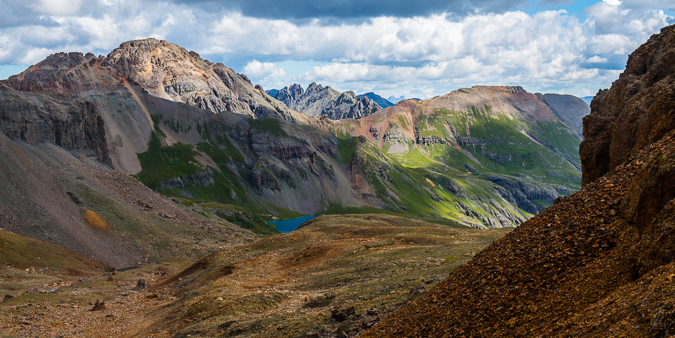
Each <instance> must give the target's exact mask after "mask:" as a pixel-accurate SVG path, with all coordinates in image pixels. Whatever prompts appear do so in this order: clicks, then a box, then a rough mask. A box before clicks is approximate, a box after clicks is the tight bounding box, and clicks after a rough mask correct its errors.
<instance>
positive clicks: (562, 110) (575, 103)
mask: <svg viewBox="0 0 675 338" xmlns="http://www.w3.org/2000/svg"><path fill="white" fill-rule="evenodd" d="M536 95H537V97H539V99H540V100H542V101H544V102H546V104H547V105H548V106H549V107H550V108H551V110H553V113H554V114H555V116H556V117H557V118H558V120H560V121H561V122H563V123H565V124H566V125H568V126H570V127H571V128H572V130H574V131H575V135H574V136H576V137H577V138H578V139H579V140H580V141H581V140H582V139H583V134H584V126H583V123H582V118H583V117H584V116H586V115H588V114H589V113H590V112H591V107H590V106H589V105H588V104H587V103H586V102H584V101H583V100H582V99H580V98H578V97H576V96H572V95H559V94H536Z"/></svg>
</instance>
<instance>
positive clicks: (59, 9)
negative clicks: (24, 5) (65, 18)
mask: <svg viewBox="0 0 675 338" xmlns="http://www.w3.org/2000/svg"><path fill="white" fill-rule="evenodd" d="M81 5H82V0H39V1H37V3H35V4H33V5H32V6H31V7H32V8H33V9H35V10H36V11H37V12H40V13H42V14H47V15H72V14H75V13H77V12H78V11H79V10H80V6H81Z"/></svg>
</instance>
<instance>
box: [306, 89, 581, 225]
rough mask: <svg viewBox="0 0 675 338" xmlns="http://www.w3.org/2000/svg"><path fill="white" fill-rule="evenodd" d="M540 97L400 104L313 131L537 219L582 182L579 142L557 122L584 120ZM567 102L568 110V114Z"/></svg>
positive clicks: (500, 94)
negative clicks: (373, 150)
mask: <svg viewBox="0 0 675 338" xmlns="http://www.w3.org/2000/svg"><path fill="white" fill-rule="evenodd" d="M544 97H549V96H545V95H533V94H529V93H527V92H525V91H524V90H523V89H522V88H520V87H474V88H468V89H460V90H457V91H454V92H452V93H449V94H447V95H443V96H439V97H436V98H433V99H430V100H426V101H413V100H407V101H403V102H400V103H399V104H397V105H396V106H393V107H390V108H387V109H383V110H382V111H379V112H377V113H375V114H372V115H369V116H367V117H365V118H362V119H360V120H341V121H326V120H320V121H316V122H315V124H316V125H317V126H318V127H320V128H322V129H324V130H329V131H332V132H334V133H335V134H336V135H338V136H342V137H345V136H360V137H364V138H366V139H368V140H369V141H371V142H372V143H374V144H376V145H377V146H378V147H379V149H380V150H381V151H382V152H384V153H386V154H387V155H388V156H390V157H391V158H393V159H395V160H396V161H398V162H399V163H400V164H402V165H403V166H406V167H412V168H425V170H429V169H431V170H432V171H433V172H435V173H436V174H437V177H438V179H440V177H443V176H446V177H449V178H450V181H451V182H452V180H455V181H458V180H460V181H459V182H461V181H465V182H467V179H468V178H469V177H471V179H472V180H473V181H476V180H477V179H478V180H480V181H482V182H487V183H488V186H487V187H488V188H489V189H492V190H493V191H495V192H496V193H498V194H499V195H501V196H503V197H504V198H506V199H507V200H509V201H511V202H512V203H513V204H515V205H517V206H518V207H519V208H521V209H523V210H525V211H527V212H531V213H536V212H537V211H539V210H542V209H543V208H544V207H545V206H547V205H550V204H552V203H553V200H554V199H555V198H556V197H557V196H558V195H560V194H563V195H566V194H570V193H571V192H573V191H575V190H576V189H577V188H576V187H577V186H578V185H577V184H578V183H577V182H578V179H579V174H580V173H579V157H578V154H577V150H576V149H577V147H578V144H579V139H580V136H578V135H577V133H576V132H575V131H574V130H573V129H572V128H571V127H570V126H568V125H566V124H565V123H563V122H561V120H560V119H559V118H558V116H559V115H563V114H564V115H565V116H566V120H574V118H573V117H574V116H576V118H577V119H578V120H580V119H581V116H582V115H583V114H584V112H583V110H580V109H577V108H578V107H577V106H576V105H575V104H576V103H578V102H580V101H579V100H578V99H575V98H568V97H561V98H559V99H558V100H555V102H556V104H554V107H555V109H556V110H554V109H553V107H551V106H549V104H547V102H546V101H544V100H543V98H544ZM549 101H554V100H549ZM567 102H573V104H572V105H570V107H569V109H565V107H566V103H567ZM582 104H583V102H582ZM471 174H472V175H471ZM467 175H471V176H467ZM431 179H432V181H434V182H436V181H435V179H434V178H431ZM445 180H446V181H447V179H445ZM438 184H440V185H443V186H446V187H450V188H448V189H450V190H452V189H453V188H452V186H453V184H450V185H447V184H444V183H442V182H438ZM466 184H467V183H459V185H460V186H466ZM468 185H469V186H472V185H473V184H471V183H469V184H468Z"/></svg>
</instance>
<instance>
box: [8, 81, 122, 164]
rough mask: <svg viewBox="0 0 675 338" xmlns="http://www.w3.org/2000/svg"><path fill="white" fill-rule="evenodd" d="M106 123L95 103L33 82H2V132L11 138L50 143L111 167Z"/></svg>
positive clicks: (31, 142)
mask: <svg viewBox="0 0 675 338" xmlns="http://www.w3.org/2000/svg"><path fill="white" fill-rule="evenodd" d="M17 89H18V90H17ZM21 89H28V90H21ZM30 89H33V90H32V91H30ZM103 124H104V123H103V119H102V118H101V115H100V114H99V112H98V108H97V107H96V106H95V105H94V104H92V103H91V102H88V101H86V100H83V99H80V98H77V99H69V98H64V97H60V96H57V95H52V94H50V93H47V92H42V91H40V90H39V89H36V88H32V87H31V84H30V83H29V82H24V81H18V80H11V81H0V129H1V130H2V131H3V132H4V133H5V135H7V136H8V137H9V138H11V139H16V140H23V141H25V142H28V143H30V144H35V143H43V142H50V143H53V144H56V145H58V146H60V147H62V148H64V149H66V150H73V151H78V152H82V153H85V154H89V155H92V156H95V157H96V158H97V159H98V160H99V161H101V162H102V163H105V164H108V165H110V164H111V160H110V157H109V149H108V145H107V142H106V134H105V128H104V125H103Z"/></svg>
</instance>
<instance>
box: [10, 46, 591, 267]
mask: <svg viewBox="0 0 675 338" xmlns="http://www.w3.org/2000/svg"><path fill="white" fill-rule="evenodd" d="M0 88H1V89H0V96H2V100H1V101H0V102H1V103H0V105H1V106H0V113H1V114H2V116H1V119H0V129H2V130H3V132H4V135H3V137H4V138H5V141H4V146H3V147H4V148H3V149H4V152H5V154H6V158H7V161H6V163H7V164H5V165H6V166H8V167H9V168H11V169H9V170H7V171H5V175H6V178H5V179H4V180H3V182H6V184H12V187H11V188H8V189H9V190H8V191H14V192H13V193H6V194H4V195H3V197H2V198H1V199H0V205H2V208H3V209H4V210H7V212H5V213H3V215H11V216H9V217H11V218H12V219H15V221H14V223H13V224H14V225H12V226H9V227H8V228H9V230H11V231H14V232H17V233H20V234H24V235H28V236H34V237H37V238H39V239H42V240H45V241H48V242H52V243H55V244H59V245H62V246H65V247H67V248H69V249H73V250H75V251H78V252H81V253H86V254H89V255H91V256H94V257H106V258H105V259H106V260H108V262H109V263H114V264H122V262H124V263H123V264H128V263H130V262H131V261H133V260H137V258H138V257H148V256H151V255H155V254H158V252H157V250H154V249H152V250H146V249H137V250H136V249H135V250H129V251H128V252H135V253H134V254H130V255H126V256H124V257H117V258H116V255H115V254H113V252H112V251H113V248H116V247H120V246H122V247H124V246H129V245H133V244H131V243H128V242H126V239H125V238H126V237H124V236H128V235H129V233H125V232H124V231H121V230H119V231H118V229H122V228H125V227H129V226H131V224H133V223H134V222H133V221H130V218H129V217H130V215H131V214H134V215H135V214H136V212H137V211H140V212H141V214H146V213H147V211H148V210H153V211H152V213H154V214H155V215H159V217H160V218H159V219H153V220H152V222H151V223H152V224H162V223H163V222H165V220H169V221H170V220H172V219H174V220H177V219H178V218H180V217H178V215H183V216H181V217H182V219H184V220H188V219H189V220H190V221H189V222H190V223H191V224H200V223H201V222H203V221H202V220H200V219H199V218H200V215H194V211H197V212H202V213H204V212H205V213H207V214H208V215H211V216H213V217H215V216H216V215H217V216H218V217H216V218H209V219H208V221H206V222H207V223H208V224H213V225H209V226H213V227H217V228H222V227H225V228H227V229H230V230H223V231H232V230H231V227H232V225H231V224H230V223H228V222H233V223H235V224H237V225H239V226H243V227H245V228H247V229H249V230H252V231H254V232H257V233H268V234H269V233H275V231H274V230H273V229H272V227H271V226H270V225H268V224H267V221H269V220H271V219H273V218H289V217H296V216H300V215H302V214H317V213H321V214H323V213H329V214H330V213H347V212H349V213H363V212H372V211H380V212H388V213H394V214H397V215H404V216H407V217H418V218H419V217H423V218H425V219H427V220H433V221H437V222H442V223H446V224H462V225H465V226H471V227H479V228H485V227H505V226H515V225H517V224H519V223H520V222H522V221H524V220H526V219H527V218H528V217H530V215H531V214H535V213H537V212H539V211H540V210H542V209H543V208H545V207H546V206H547V205H550V204H552V203H553V201H554V199H555V198H557V197H558V196H560V195H568V194H571V193H572V192H573V191H575V190H576V189H578V187H579V183H578V182H579V179H580V171H579V168H580V163H579V158H578V155H577V153H576V148H577V146H578V144H579V142H580V140H581V136H580V133H579V131H578V130H576V129H575V128H576V127H577V126H575V125H574V122H573V121H575V120H576V121H577V124H578V120H579V119H580V118H581V116H583V115H585V114H586V113H587V107H585V106H583V104H579V102H578V101H579V100H578V99H576V98H573V97H568V96H555V95H533V94H529V93H526V92H525V91H524V90H523V89H522V88H519V87H475V88H471V89H461V90H458V91H455V92H453V93H450V94H448V95H444V96H440V97H437V98H434V99H431V100H427V101H415V100H407V101H403V102H400V103H399V104H398V105H396V106H393V107H389V108H387V109H380V108H379V106H377V104H375V103H374V102H372V101H371V100H369V99H367V98H360V99H355V96H354V95H353V92H346V93H342V94H340V93H337V92H336V91H334V90H332V89H331V88H330V87H322V86H320V85H317V84H312V85H310V87H309V88H308V89H307V91H303V90H302V88H301V87H300V86H299V85H294V86H290V87H286V88H284V89H283V90H281V91H280V92H279V93H278V95H277V97H281V98H282V99H283V100H285V102H286V104H284V103H282V102H280V101H277V100H275V99H274V98H272V97H270V96H269V95H268V94H267V93H265V92H264V90H263V89H262V88H261V87H259V86H254V85H252V84H251V83H250V81H249V80H248V79H247V78H246V76H245V75H241V74H236V73H235V72H234V71H232V70H231V69H229V68H227V67H225V66H224V65H222V64H218V63H216V64H213V63H210V62H208V61H206V60H203V59H201V58H200V57H199V55H197V54H196V53H194V52H189V51H187V50H185V49H183V48H180V47H178V46H176V45H174V44H171V43H168V42H166V41H157V40H154V39H146V40H137V41H130V42H126V43H123V44H122V45H120V47H119V48H117V49H115V50H113V51H112V52H111V53H110V54H109V55H108V56H105V57H95V56H94V55H92V54H87V55H82V54H79V53H68V54H66V53H58V54H54V55H52V56H50V57H48V58H47V59H45V60H44V61H42V62H40V63H38V64H36V65H34V66H31V67H30V68H29V69H27V70H26V71H25V72H23V73H21V74H19V75H16V76H13V77H11V78H10V79H9V80H7V81H2V82H1V83H0ZM336 103H337V105H336ZM287 105H289V106H291V107H295V108H296V109H297V108H298V107H304V108H302V109H300V110H301V111H300V112H297V111H295V110H294V109H291V108H289V107H288V106H287ZM568 106H569V107H570V108H569V109H567V108H566V107H568ZM341 107H348V108H349V107H351V108H349V109H347V108H345V110H340V109H342V108H341ZM354 107H361V108H363V107H370V108H368V109H370V110H369V113H368V114H366V115H365V117H362V118H361V119H351V118H347V119H345V117H348V116H346V115H344V114H346V113H345V112H347V111H349V112H350V113H349V114H351V113H353V112H355V111H356V110H354ZM303 109H304V110H303ZM359 109H360V108H359ZM303 111H304V113H305V114H303V113H302V112H303ZM359 111H360V110H359ZM308 112H310V113H309V115H313V116H308V115H306V114H307V113H308ZM359 114H360V113H359ZM357 115H358V114H357ZM317 116H320V117H318V118H317ZM359 116H360V115H359ZM325 117H328V118H325ZM337 118H340V119H337ZM569 121H572V122H569ZM565 122H567V123H569V125H567V124H565ZM17 152H21V153H24V154H33V155H31V156H32V157H30V156H29V155H26V156H29V157H28V158H33V159H34V160H32V161H33V162H30V166H31V167H32V168H47V167H49V168H55V169H59V170H55V169H52V170H50V171H47V172H42V173H40V172H38V171H36V174H37V176H36V175H22V176H21V177H19V176H17V175H19V173H25V171H26V166H27V165H28V164H27V163H28V162H26V161H24V160H21V159H22V158H23V157H20V156H15V155H12V154H16V153H17ZM57 154H58V157H57ZM69 154H70V155H69ZM56 158H61V159H60V160H59V161H55V159H56ZM22 161H23V162H22ZM80 168H89V169H86V170H88V171H90V172H91V171H93V172H97V171H98V172H105V173H106V174H99V176H92V175H93V174H87V175H84V174H82V173H81V172H82V170H84V169H80ZM52 172H60V173H61V174H58V175H55V174H51V173H52ZM101 175H103V176H101ZM120 175H121V176H120ZM129 175H132V176H129ZM79 177H83V179H79ZM89 177H91V179H89ZM101 177H107V178H105V179H103V178H101ZM114 177H125V179H124V182H132V181H134V178H135V179H137V180H139V181H140V182H142V183H143V184H145V185H146V186H147V187H149V188H151V189H153V190H154V191H157V192H159V193H161V194H162V195H164V196H170V197H171V198H172V200H170V201H169V202H168V203H167V202H166V200H163V199H158V197H152V198H151V197H149V196H158V195H152V194H153V193H151V192H150V191H149V190H148V191H147V192H146V191H145V190H139V193H138V194H144V195H145V196H148V197H144V198H134V197H128V196H127V195H125V194H124V191H125V190H124V189H122V188H121V187H120V186H119V184H121V182H122V181H121V180H119V179H114ZM22 180H30V181H31V182H34V183H31V184H33V185H35V184H38V185H40V186H42V187H51V188H50V189H51V190H49V191H50V193H49V194H47V193H44V192H40V191H41V190H40V189H33V188H31V187H32V185H29V184H28V183H21V184H18V183H17V182H22ZM10 182H11V183H10ZM106 182H107V183H106ZM129 184H131V183H129ZM133 184H134V185H138V184H137V183H136V182H135V183H133ZM111 185H112V186H111ZM116 185H117V187H116V188H113V189H112V191H108V190H109V189H110V188H109V187H115V186H116ZM30 189H33V190H30ZM138 189H141V188H140V187H139V188H138ZM27 190H30V191H35V192H36V193H28V192H27ZM91 191H98V195H96V194H94V195H92V194H91ZM101 195H104V196H108V197H107V199H106V198H100V197H96V196H101ZM18 196H30V197H29V198H18ZM139 196H140V195H139ZM112 200H114V201H116V202H115V203H112V202H111V201H112ZM148 200H156V201H157V203H159V204H158V206H153V205H151V204H148V203H149V202H145V201H148ZM55 201H56V202H55ZM78 201H79V202H78ZM78 203H79V204H78ZM116 203H117V204H120V208H114V207H113V206H114V205H116ZM145 204H148V205H149V207H148V208H146V207H144V206H143V205H145ZM57 205H59V207H56V206H57ZM38 206H40V207H39V209H36V207H38ZM186 208H187V209H189V211H190V212H188V213H187V214H183V213H182V212H181V211H180V210H184V209H186ZM85 209H86V210H91V211H92V212H95V213H97V214H99V215H101V216H102V217H103V218H104V219H105V220H107V222H108V223H110V225H111V228H112V229H114V231H111V232H96V231H97V230H96V229H90V227H88V226H87V222H86V220H85V219H84V218H83V216H82V215H84V214H83V213H85V212H86V211H84V210H85ZM36 210H41V211H40V212H35V211H36ZM158 210H163V211H161V212H160V211H158ZM128 213H131V214H128ZM37 215H39V216H37ZM162 215H164V216H168V218H167V217H164V216H162ZM201 216H203V215H201ZM134 217H136V216H134ZM138 217H141V216H138ZM143 217H144V216H143ZM153 217H155V216H153ZM177 217H178V218H177ZM195 217H197V218H196V219H195ZM72 218H76V219H78V221H77V222H76V223H71V222H69V221H67V220H68V219H72ZM143 219H145V218H143ZM36 225H39V227H36ZM202 228H203V227H201V226H200V227H197V229H193V228H192V227H188V228H187V229H184V231H187V232H191V231H196V232H200V231H201V230H199V229H202ZM38 229H39V230H38ZM78 229H87V230H86V232H81V230H78ZM159 229H160V228H158V230H157V231H158V234H157V236H158V237H157V238H158V240H159V239H160V238H165V237H164V236H168V234H166V233H163V231H164V230H159ZM134 231H136V230H134ZM141 231H144V230H141ZM159 233H162V235H159ZM195 236H198V237H199V238H202V239H205V238H210V237H213V236H211V235H206V234H199V235H195ZM92 238H93V239H95V240H92ZM166 238H167V239H168V238H170V236H169V237H166ZM131 242H133V241H131ZM87 243H88V244H87ZM120 243H125V244H120Z"/></svg>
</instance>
